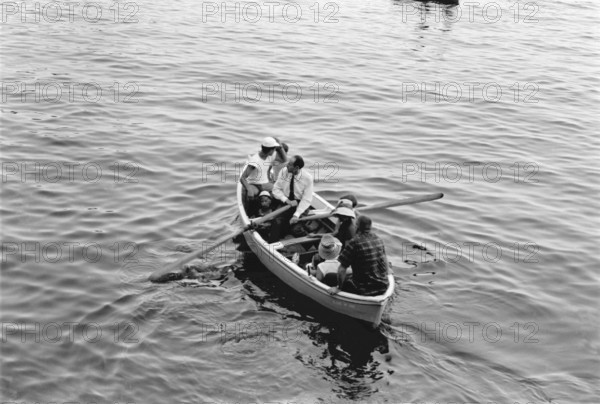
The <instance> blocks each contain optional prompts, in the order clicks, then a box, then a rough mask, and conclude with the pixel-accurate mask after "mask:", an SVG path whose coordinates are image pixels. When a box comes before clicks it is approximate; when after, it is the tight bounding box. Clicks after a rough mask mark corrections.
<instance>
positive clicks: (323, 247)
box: [319, 234, 342, 260]
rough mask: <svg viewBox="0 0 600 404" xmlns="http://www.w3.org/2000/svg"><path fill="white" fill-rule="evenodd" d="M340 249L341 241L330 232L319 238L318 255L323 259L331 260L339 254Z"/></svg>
mask: <svg viewBox="0 0 600 404" xmlns="http://www.w3.org/2000/svg"><path fill="white" fill-rule="evenodd" d="M341 250H342V242H341V241H340V240H338V239H337V238H335V237H333V236H332V235H331V234H326V235H324V236H323V237H322V238H321V243H319V256H320V257H321V258H323V259H324V260H332V259H335V258H337V256H338V255H340V251H341Z"/></svg>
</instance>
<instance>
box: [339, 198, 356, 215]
mask: <svg viewBox="0 0 600 404" xmlns="http://www.w3.org/2000/svg"><path fill="white" fill-rule="evenodd" d="M356 205H358V201H357V200H356V197H355V196H354V195H352V194H347V195H344V196H342V197H340V200H339V201H338V203H337V206H336V208H337V207H340V206H343V207H344V208H349V209H352V210H353V211H354V214H355V215H356V217H358V210H357V209H356Z"/></svg>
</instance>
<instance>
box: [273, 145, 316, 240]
mask: <svg viewBox="0 0 600 404" xmlns="http://www.w3.org/2000/svg"><path fill="white" fill-rule="evenodd" d="M302 168H304V159H303V158H302V156H297V155H296V156H294V157H292V158H291V159H290V161H288V163H287V165H286V166H285V167H284V168H283V169H282V170H281V172H280V173H279V177H278V178H277V181H276V182H275V185H274V186H273V197H274V198H275V199H277V200H279V201H280V202H282V203H283V204H287V205H290V206H292V207H295V208H296V209H289V210H287V211H286V212H285V213H283V214H282V215H281V216H279V217H278V218H276V219H275V223H274V224H273V227H272V228H271V235H270V237H269V239H270V242H275V241H279V240H280V239H281V238H282V236H283V235H285V234H287V233H288V231H289V228H290V225H293V224H295V223H297V222H298V219H299V218H300V215H302V214H303V213H304V212H305V211H306V210H307V209H308V208H309V207H310V204H311V203H312V197H313V188H314V184H313V177H312V175H310V173H309V172H308V170H303V169H302Z"/></svg>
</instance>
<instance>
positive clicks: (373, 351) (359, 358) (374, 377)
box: [236, 254, 389, 400]
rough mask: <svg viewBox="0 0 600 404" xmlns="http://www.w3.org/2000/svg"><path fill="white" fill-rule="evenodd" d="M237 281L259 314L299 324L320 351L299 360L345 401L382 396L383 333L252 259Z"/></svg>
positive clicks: (386, 350) (298, 356) (386, 354)
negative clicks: (379, 383) (328, 305)
mask: <svg viewBox="0 0 600 404" xmlns="http://www.w3.org/2000/svg"><path fill="white" fill-rule="evenodd" d="M242 267H243V269H240V270H239V271H236V277H237V278H238V279H239V280H240V281H241V282H242V283H243V284H244V287H245V289H246V290H247V292H248V297H250V298H251V299H253V300H255V301H256V303H257V304H258V305H259V307H260V308H259V310H268V311H273V312H276V313H278V314H280V315H283V316H285V317H286V318H291V319H296V320H298V321H301V322H302V324H301V325H299V326H298V329H299V330H301V332H302V334H303V335H305V336H307V337H308V338H309V339H310V341H311V343H312V345H313V346H314V347H315V349H306V350H302V351H298V352H296V354H295V355H294V358H295V359H296V360H298V361H299V362H300V363H302V364H303V365H304V366H306V367H307V368H310V369H311V370H313V371H314V372H315V373H317V375H316V377H318V378H319V379H325V380H327V381H328V382H330V383H331V384H332V386H334V387H333V388H332V390H333V392H334V393H335V394H336V396H338V397H339V398H342V399H353V400H354V399H366V398H368V397H370V396H371V395H372V394H374V393H375V392H377V386H376V384H375V382H376V381H378V380H380V379H382V378H383V377H384V376H385V374H384V373H385V370H382V369H381V368H380V365H381V363H380V362H379V361H378V359H377V353H379V354H380V355H383V357H384V358H385V360H388V358H389V344H388V338H387V337H386V336H385V335H384V334H383V333H382V332H381V329H380V328H373V327H372V326H371V325H370V324H367V323H365V322H362V321H359V320H356V319H353V318H350V317H347V316H342V315H340V314H338V313H336V312H334V311H331V310H329V309H327V308H325V307H323V306H321V305H320V304H318V303H316V302H314V301H312V300H311V299H309V298H307V297H305V296H303V295H301V294H300V293H298V292H296V291H295V290H293V289H292V288H291V287H289V286H288V285H286V284H285V283H283V282H282V281H281V280H279V278H277V277H276V276H275V275H273V274H272V273H271V272H269V271H268V270H267V269H266V268H265V267H264V266H263V265H262V264H261V263H260V261H259V260H258V258H257V257H256V256H254V255H253V254H247V255H246V256H245V258H244V259H243V260H242Z"/></svg>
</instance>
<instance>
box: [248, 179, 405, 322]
mask: <svg viewBox="0 0 600 404" xmlns="http://www.w3.org/2000/svg"><path fill="white" fill-rule="evenodd" d="M237 203H238V208H239V212H240V218H241V220H242V224H243V226H246V225H248V224H249V223H250V219H249V218H248V216H247V214H246V210H245V208H244V205H243V199H242V185H241V184H238V188H237ZM312 206H313V207H314V208H315V209H331V208H333V206H331V204H329V203H328V202H327V201H325V200H324V199H323V198H321V197H320V196H319V195H317V194H314V196H313V202H312ZM244 237H245V239H246V242H247V243H248V246H249V247H250V249H251V250H252V252H254V254H256V256H257V257H258V259H259V260H260V262H261V263H262V264H263V265H264V266H266V267H267V268H268V269H269V271H271V272H272V273H273V274H275V276H277V277H278V278H279V279H281V280H282V281H283V282H285V283H286V284H287V285H289V286H290V287H292V288H293V289H295V290H296V291H297V292H299V293H301V294H303V295H305V296H307V297H309V298H311V299H312V300H314V301H316V302H317V303H319V304H321V305H323V306H325V307H327V308H328V309H331V310H333V311H336V312H338V313H341V314H345V315H347V316H350V317H353V318H356V319H359V320H363V321H366V322H369V323H371V324H373V325H374V326H377V325H379V323H380V322H381V316H382V314H383V311H384V310H385V306H386V304H387V302H388V300H389V299H390V297H391V296H392V294H393V293H394V277H393V275H388V281H389V286H388V289H387V291H386V292H385V294H383V295H380V296H360V295H355V294H352V293H347V292H339V293H338V294H336V295H330V294H329V293H328V289H329V286H327V285H325V284H323V283H321V282H319V281H318V280H317V278H315V277H314V276H309V275H308V273H307V271H306V270H304V269H302V268H300V267H299V266H298V265H296V264H294V263H293V262H292V261H290V260H289V259H288V258H286V257H285V256H283V255H282V254H280V253H279V251H277V250H276V249H275V247H274V246H273V245H270V244H268V243H267V242H266V241H265V240H263V238H262V237H261V236H260V235H259V234H258V232H256V231H253V230H249V231H247V232H245V233H244Z"/></svg>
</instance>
